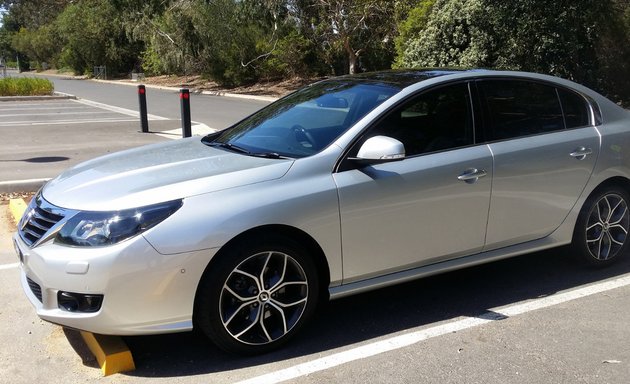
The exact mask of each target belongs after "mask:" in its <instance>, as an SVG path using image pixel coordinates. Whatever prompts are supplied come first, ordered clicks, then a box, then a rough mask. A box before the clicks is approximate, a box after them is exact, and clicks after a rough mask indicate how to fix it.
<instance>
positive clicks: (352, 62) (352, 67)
mask: <svg viewBox="0 0 630 384" xmlns="http://www.w3.org/2000/svg"><path fill="white" fill-rule="evenodd" d="M343 46H344V48H345V50H346V53H347V54H348V73H350V74H351V75H354V74H355V73H357V61H358V58H359V56H358V55H357V54H356V52H355V51H354V49H352V47H351V46H350V38H346V39H345V41H344V44H343Z"/></svg>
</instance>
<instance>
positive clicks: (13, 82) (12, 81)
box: [0, 77, 54, 96]
mask: <svg viewBox="0 0 630 384" xmlns="http://www.w3.org/2000/svg"><path fill="white" fill-rule="evenodd" d="M53 91H54V86H53V83H52V82H51V81H50V80H47V79H36V78H29V77H6V78H3V79H0V96H43V95H52V93H53Z"/></svg>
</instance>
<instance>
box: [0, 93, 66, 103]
mask: <svg viewBox="0 0 630 384" xmlns="http://www.w3.org/2000/svg"><path fill="white" fill-rule="evenodd" d="M76 98H77V97H76V96H74V95H69V94H67V93H63V92H55V93H53V94H52V95H50V96H0V102H1V101H41V100H68V99H74V100H76Z"/></svg>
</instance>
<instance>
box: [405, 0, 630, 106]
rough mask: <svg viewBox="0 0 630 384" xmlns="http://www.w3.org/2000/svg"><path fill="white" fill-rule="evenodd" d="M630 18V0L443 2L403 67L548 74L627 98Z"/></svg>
mask: <svg viewBox="0 0 630 384" xmlns="http://www.w3.org/2000/svg"><path fill="white" fill-rule="evenodd" d="M627 12H629V11H628V0H558V1H554V2H548V1H544V0H519V1H514V2H506V1H502V0H436V1H435V3H434V4H433V6H432V8H431V10H430V12H429V13H428V18H427V19H426V25H425V26H424V27H423V28H422V29H421V30H419V31H412V33H411V34H412V35H413V36H412V37H411V38H409V39H408V41H407V43H406V44H401V45H399V47H404V49H401V50H399V51H398V56H397V59H396V63H397V65H404V66H438V67H444V66H461V67H490V68H498V69H513V70H524V71H532V72H540V73H548V74H552V75H557V76H561V77H565V78H568V79H571V80H575V81H577V82H580V83H583V84H585V85H587V86H590V87H593V88H595V89H599V90H601V91H603V92H605V93H608V94H613V93H614V94H619V95H621V94H627V93H626V91H623V90H622V88H623V86H620V85H619V83H620V82H619V79H627V78H628V76H629V75H630V73H628V64H627V63H628V50H629V49H630V48H628V47H630V40H629V39H628V26H627V24H628V23H627V20H628V17H627V16H624V15H627V14H628V13H627ZM411 15H413V13H410V18H411ZM410 18H409V19H407V21H409V20H410ZM420 24H422V23H420ZM401 30H402V31H404V30H405V27H401ZM621 83H624V82H623V81H622V82H621ZM625 83H626V84H627V81H626V82H625ZM613 88H615V90H613ZM625 88H628V86H625ZM623 97H625V96H623Z"/></svg>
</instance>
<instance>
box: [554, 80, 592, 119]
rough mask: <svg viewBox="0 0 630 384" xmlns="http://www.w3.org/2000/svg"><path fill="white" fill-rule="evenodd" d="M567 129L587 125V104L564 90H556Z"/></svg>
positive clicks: (581, 98) (582, 99) (576, 95)
mask: <svg viewBox="0 0 630 384" xmlns="http://www.w3.org/2000/svg"><path fill="white" fill-rule="evenodd" d="M558 94H559V95H560V101H561V102H562V111H563V112H564V121H565V123H566V126H567V128H576V127H584V126H586V125H589V119H588V117H589V113H588V104H587V103H586V100H584V98H583V97H582V96H580V95H578V94H576V93H573V92H570V91H567V90H565V89H558Z"/></svg>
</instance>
